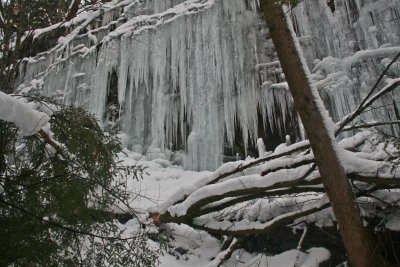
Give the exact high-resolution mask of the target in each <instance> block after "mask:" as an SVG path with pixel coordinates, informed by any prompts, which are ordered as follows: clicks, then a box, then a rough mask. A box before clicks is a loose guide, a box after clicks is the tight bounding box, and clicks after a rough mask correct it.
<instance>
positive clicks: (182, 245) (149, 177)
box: [120, 149, 330, 267]
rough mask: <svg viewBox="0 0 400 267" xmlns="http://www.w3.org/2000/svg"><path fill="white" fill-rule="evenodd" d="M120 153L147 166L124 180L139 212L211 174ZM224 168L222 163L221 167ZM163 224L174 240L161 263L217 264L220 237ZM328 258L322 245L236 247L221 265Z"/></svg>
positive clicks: (169, 266) (313, 262) (312, 262)
mask: <svg viewBox="0 0 400 267" xmlns="http://www.w3.org/2000/svg"><path fill="white" fill-rule="evenodd" d="M120 157H121V160H123V164H124V165H138V166H145V167H147V168H146V170H145V173H144V175H143V179H140V180H135V179H131V180H129V181H128V182H127V185H128V188H129V190H132V191H133V192H134V194H133V198H132V202H131V203H130V205H131V207H132V208H134V209H135V210H137V211H138V212H143V215H144V216H146V214H147V212H148V210H151V209H155V207H158V205H160V206H165V205H166V203H165V202H168V201H169V200H171V199H174V196H179V195H181V194H182V192H185V191H186V192H189V191H190V190H193V188H196V187H197V186H198V184H199V183H202V180H207V179H209V177H210V176H213V173H212V172H209V171H202V172H194V171H188V170H184V169H183V168H182V167H181V166H177V165H172V164H171V162H169V161H167V160H164V159H154V160H147V158H146V156H143V155H141V154H138V153H135V152H132V151H129V150H126V149H125V150H124V151H123V153H121V154H120ZM227 165H229V164H227ZM227 168H228V167H227V166H225V168H224V167H223V168H222V169H225V170H226V169H227ZM196 184H197V185H196ZM171 204H172V203H171ZM132 221H134V220H132ZM125 226H127V227H128V228H129V227H136V224H134V223H132V222H128V223H127V224H126V225H125ZM163 227H164V228H166V229H168V231H170V232H171V234H172V236H173V237H174V241H173V242H172V246H173V247H172V248H171V249H170V251H169V252H168V253H165V254H164V255H161V256H160V265H159V266H160V267H181V266H182V267H186V266H190V267H204V266H208V267H212V266H218V265H217V264H218V263H219V261H216V260H215V259H216V258H217V259H218V257H219V256H221V255H222V256H223V252H222V254H221V245H222V241H221V240H218V239H216V238H215V237H213V236H211V235H210V234H208V233H206V232H204V231H200V230H196V229H193V228H192V227H190V226H187V225H185V224H180V225H178V224H173V223H168V224H165V225H163ZM329 258H330V252H329V251H328V250H327V249H325V248H312V249H309V250H307V251H305V252H302V251H299V250H296V249H293V250H289V251H285V252H283V253H281V254H278V255H273V256H272V255H269V256H266V255H265V254H261V253H248V252H246V251H245V250H244V249H236V250H235V251H234V252H233V254H232V256H231V257H230V258H229V259H228V260H227V261H225V262H224V263H223V264H222V265H220V266H237V267H244V266H270V267H274V266H275V267H283V266H318V264H319V263H320V262H323V261H326V260H328V259H329Z"/></svg>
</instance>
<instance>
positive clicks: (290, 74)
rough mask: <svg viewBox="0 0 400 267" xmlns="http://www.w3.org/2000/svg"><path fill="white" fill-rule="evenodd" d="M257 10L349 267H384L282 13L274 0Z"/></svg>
mask: <svg viewBox="0 0 400 267" xmlns="http://www.w3.org/2000/svg"><path fill="white" fill-rule="evenodd" d="M261 11H262V13H263V15H264V18H265V20H266V22H267V26H268V28H269V31H270V35H271V38H272V41H273V43H274V46H275V48H276V51H277V53H278V58H279V61H280V63H281V66H282V69H283V72H284V73H285V76H286V80H287V82H288V84H289V88H290V91H291V94H292V96H293V99H294V105H295V107H296V110H298V111H299V114H300V117H301V120H302V122H303V124H304V128H305V131H306V133H307V136H308V138H309V140H310V143H311V147H312V150H313V152H314V155H315V160H316V163H317V165H318V168H319V171H320V173H321V176H322V179H323V180H322V181H323V184H324V186H325V189H326V192H327V195H328V197H329V200H330V202H331V205H332V208H333V212H334V213H335V216H336V219H337V222H338V225H339V227H340V234H341V236H342V239H343V243H344V246H345V248H346V251H347V254H348V259H349V261H350V263H351V264H352V266H356V267H366V266H371V267H372V266H374V267H375V266H385V261H384V259H383V257H382V256H381V254H380V253H379V251H378V249H377V245H376V244H375V243H374V242H373V240H372V237H371V236H370V235H369V233H368V231H367V229H366V228H365V227H364V226H363V221H362V219H361V217H360V210H359V208H358V205H357V203H356V199H355V197H354V195H353V192H352V189H351V185H350V183H349V181H348V179H347V177H346V173H345V170H344V168H343V166H342V165H341V163H340V159H339V155H338V152H339V151H338V148H337V146H336V144H337V142H336V140H335V138H334V136H333V130H331V129H330V128H331V127H333V123H332V121H331V119H330V118H329V116H327V112H326V110H325V108H324V107H323V105H322V100H321V98H320V97H319V95H318V92H317V90H316V88H315V87H313V86H312V85H311V83H310V80H309V76H310V72H309V70H308V68H307V66H306V65H305V61H304V59H303V57H302V53H301V50H300V47H299V45H298V43H297V40H296V39H295V38H296V37H294V36H293V32H292V29H291V27H292V26H291V25H289V23H288V21H287V18H286V16H285V13H284V11H283V10H282V7H281V5H280V4H278V3H277V1H276V0H261Z"/></svg>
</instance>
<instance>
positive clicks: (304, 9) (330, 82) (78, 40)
mask: <svg viewBox="0 0 400 267" xmlns="http://www.w3.org/2000/svg"><path fill="white" fill-rule="evenodd" d="M339 2H340V3H339ZM339 2H338V3H337V8H336V11H335V13H333V14H332V12H331V11H330V9H329V7H327V6H326V1H325V0H318V1H314V0H306V1H305V2H304V3H302V4H300V5H299V6H298V7H296V8H295V9H294V10H293V13H292V17H293V22H294V26H295V27H294V28H295V29H296V33H297V34H298V37H299V39H300V42H301V44H302V46H303V49H304V54H305V56H306V57H307V62H308V64H309V66H310V68H311V69H313V68H314V71H313V72H314V79H315V82H317V85H318V88H319V90H320V92H321V94H322V96H323V98H324V100H326V103H327V107H328V109H329V111H330V112H331V115H332V116H333V118H334V119H335V120H339V119H340V118H341V117H342V116H343V115H345V114H347V113H348V112H349V111H350V110H352V109H354V108H355V107H356V105H357V104H358V103H359V102H360V100H361V98H362V96H363V94H365V92H366V91H367V90H368V88H369V87H370V86H371V84H372V83H373V82H374V81H375V79H376V77H377V76H378V75H379V73H380V71H381V70H382V69H383V68H384V66H385V64H387V60H388V58H391V57H392V56H393V55H394V54H395V53H397V52H399V51H400V47H399V45H400V37H399V36H400V26H399V24H400V23H399V21H400V19H399V10H400V4H399V3H398V1H394V0H393V1H392V0H380V1H372V0H371V1H358V0H345V1H339ZM75 21H76V23H75V24H74V23H72V24H71V26H70V27H69V28H68V29H67V32H66V35H65V36H64V37H62V38H59V39H58V42H57V44H56V46H55V47H54V48H53V49H50V50H49V51H47V52H44V53H41V54H39V55H37V56H35V57H33V58H26V59H24V60H23V62H22V64H21V66H20V71H19V77H18V82H17V84H18V85H19V87H18V88H17V90H19V91H20V92H25V93H30V94H34V93H40V94H44V95H46V96H49V97H53V98H54V99H56V100H57V101H59V102H61V103H63V104H66V105H86V106H88V107H89V109H90V110H91V111H92V112H94V113H95V114H96V115H97V116H98V118H99V119H100V120H101V121H102V122H103V123H104V125H105V127H107V124H108V125H110V124H114V123H117V124H118V127H119V128H120V130H121V131H122V132H124V133H125V134H126V136H127V137H128V138H127V139H128V141H127V146H128V147H129V148H130V149H133V150H136V151H137V152H141V153H145V154H147V155H148V156H149V157H152V158H153V157H159V156H160V157H162V156H163V155H168V157H170V156H169V155H171V153H172V152H173V151H182V150H183V151H184V153H185V154H186V157H185V159H184V162H183V164H184V165H185V167H186V168H188V169H192V170H204V169H209V170H213V169H216V168H217V167H218V166H219V165H220V164H221V163H222V161H223V156H224V149H225V147H226V146H228V147H233V146H234V145H235V143H238V142H240V143H242V144H243V147H244V150H247V148H248V147H249V146H255V145H256V140H257V138H258V137H260V135H263V132H265V131H266V130H268V132H269V133H275V134H276V135H279V136H281V137H282V138H283V139H282V141H284V137H285V136H286V134H288V131H289V130H290V129H291V138H302V137H304V133H303V132H302V130H301V129H302V127H301V125H300V126H299V125H298V121H297V120H298V119H297V118H298V117H297V115H296V113H295V112H294V111H293V105H292V99H291V97H290V94H289V90H288V87H287V83H286V82H285V77H284V75H283V73H282V69H281V68H280V64H279V62H278V61H277V58H276V54H275V51H274V49H273V46H272V42H271V40H270V39H269V35H268V31H267V29H266V28H265V24H264V23H263V21H262V19H261V18H260V16H259V14H258V1H257V0H186V1H185V0H123V1H118V0H114V1H111V2H110V3H108V4H105V5H103V6H101V7H99V8H98V9H97V10H94V11H90V12H87V13H84V14H81V15H80V17H78V18H77V19H75ZM392 21H397V23H396V22H394V23H392ZM43 31H45V30H43ZM37 34H38V35H39V33H37ZM366 49H375V50H371V52H370V53H369V54H368V52H366V51H360V52H358V53H360V54H357V53H356V54H355V52H357V51H359V50H366ZM324 58H325V59H324ZM336 81H339V82H336ZM393 98H397V94H396V95H393ZM397 99H398V98H397ZM395 102H396V101H394V103H395ZM390 103H392V102H390ZM387 112H388V114H386V115H385V116H386V117H387V116H389V117H390V116H394V115H393V114H394V113H393V111H392V110H390V109H389V110H388V111H387ZM110 114H111V115H110ZM377 116H381V114H378V113H371V114H369V115H365V117H364V118H365V119H368V120H377V119H378V117H377ZM267 128H268V129H267ZM263 137H264V138H269V137H268V135H266V136H263ZM238 138H240V139H241V140H238ZM265 141H267V142H266V143H268V144H269V143H270V142H268V140H265ZM152 153H153V154H152ZM176 154H179V155H181V154H182V152H179V153H178V152H176ZM232 155H236V152H235V153H233V154H232ZM242 156H244V155H242Z"/></svg>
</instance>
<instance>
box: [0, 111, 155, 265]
mask: <svg viewBox="0 0 400 267" xmlns="http://www.w3.org/2000/svg"><path fill="white" fill-rule="evenodd" d="M50 122H51V131H52V132H53V133H54V136H53V139H54V140H57V141H58V142H59V146H60V147H61V150H57V149H54V148H53V147H50V146H49V144H46V143H45V142H43V140H42V139H40V138H38V137H37V136H32V137H27V138H22V137H19V136H18V135H17V134H16V129H15V127H13V125H12V124H9V123H4V122H0V130H1V132H2V135H1V137H0V151H1V152H2V157H1V158H0V159H1V161H0V163H1V164H0V175H1V176H0V192H1V193H0V255H1V256H0V266H10V265H12V266H77V265H80V266H104V265H110V266H154V265H156V263H157V252H156V251H154V250H153V249H150V248H149V245H148V236H147V234H146V232H145V229H143V228H141V227H138V228H137V229H135V232H134V233H129V232H126V230H124V229H123V227H122V225H120V224H119V223H118V222H117V221H116V220H114V214H113V212H112V207H113V206H114V205H115V203H120V205H122V204H123V203H128V199H129V197H130V195H129V192H127V191H126V190H122V189H123V188H121V184H125V183H126V179H132V175H137V174H140V172H141V169H137V168H135V167H131V168H122V166H119V164H118V163H117V153H118V152H120V150H121V146H120V143H119V141H118V140H117V139H116V137H114V136H111V135H109V134H107V133H104V132H103V131H102V130H101V128H100V127H99V126H98V124H97V121H96V120H95V119H94V117H93V116H92V115H91V114H89V113H88V112H87V111H86V110H85V109H83V108H64V109H61V110H60V111H57V112H55V113H54V114H53V116H52V118H51V121H50ZM137 177H138V176H136V178H137ZM121 203H122V204H121ZM138 225H140V224H138ZM142 226H143V225H142Z"/></svg>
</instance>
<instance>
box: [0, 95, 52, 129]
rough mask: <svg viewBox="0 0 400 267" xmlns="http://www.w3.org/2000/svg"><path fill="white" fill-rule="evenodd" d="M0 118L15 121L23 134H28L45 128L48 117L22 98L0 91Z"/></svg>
mask: <svg viewBox="0 0 400 267" xmlns="http://www.w3.org/2000/svg"><path fill="white" fill-rule="evenodd" d="M0 120H3V121H8V122H12V123H15V125H16V126H17V127H18V128H20V129H21V130H22V134H23V135H25V136H29V135H34V134H37V133H38V132H39V131H40V130H42V129H43V128H47V127H48V126H49V124H48V123H49V120H50V117H49V116H48V115H47V114H46V113H43V112H40V111H37V110H35V109H34V108H33V107H32V106H31V105H30V104H29V103H27V102H25V100H24V99H22V98H15V97H12V96H10V95H7V94H5V93H3V92H0Z"/></svg>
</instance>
